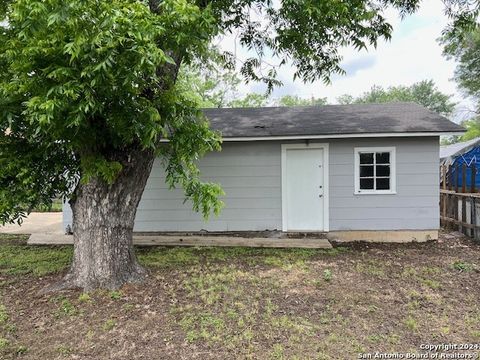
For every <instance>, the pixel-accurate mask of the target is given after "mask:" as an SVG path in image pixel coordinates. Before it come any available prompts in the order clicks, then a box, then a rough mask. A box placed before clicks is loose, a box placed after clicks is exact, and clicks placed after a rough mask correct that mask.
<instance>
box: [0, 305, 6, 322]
mask: <svg viewBox="0 0 480 360" xmlns="http://www.w3.org/2000/svg"><path fill="white" fill-rule="evenodd" d="M7 321H8V313H7V308H6V307H5V305H3V304H0V325H3V324H6V323H7Z"/></svg>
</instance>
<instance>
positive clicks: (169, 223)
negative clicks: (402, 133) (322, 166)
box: [64, 137, 439, 231]
mask: <svg viewBox="0 0 480 360" xmlns="http://www.w3.org/2000/svg"><path fill="white" fill-rule="evenodd" d="M438 140H439V139H438V137H425V138H390V139H378V138H364V139H332V140H323V141H321V142H322V143H329V144H330V149H329V153H330V158H329V161H330V167H329V173H330V178H329V181H330V189H329V196H330V215H329V217H330V220H329V222H330V230H407V229H412V230H414V229H437V228H438V227H439V205H438V201H439V193H438V179H439V177H438V176H439V175H438V157H439V155H438V154H439V141H438ZM281 143H282V142H276V141H265V142H245V143H229V142H227V143H224V144H223V150H222V152H220V153H211V154H208V155H207V156H206V157H205V158H204V159H202V160H201V162H200V169H201V172H202V179H204V180H207V181H214V182H217V183H220V184H221V185H222V187H223V189H224V191H225V193H226V194H225V196H224V197H223V201H224V202H225V208H224V209H223V211H222V213H221V214H220V216H219V217H215V216H214V215H212V216H211V218H210V220H209V221H204V220H203V219H202V217H201V215H199V214H196V213H195V212H193V211H192V210H191V204H190V203H189V202H186V203H185V204H184V203H183V199H184V196H183V192H182V191H181V190H180V189H175V190H169V189H168V187H167V185H166V184H165V174H164V172H163V169H162V164H161V162H160V160H157V161H156V162H155V164H154V168H153V170H152V174H151V176H150V178H149V180H148V182H147V186H146V188H145V192H144V194H143V197H142V200H141V202H140V205H139V208H138V211H137V218H136V222H135V231H199V230H208V231H239V230H265V229H269V230H275V229H277V230H280V229H281V228H282V211H281V208H282V204H281V203H282V200H281ZM283 143H285V142H283ZM361 146H368V147H371V146H395V147H396V173H397V189H396V190H397V194H393V195H367V194H363V195H354V175H353V172H354V148H355V147H361ZM64 216H65V222H64V223H65V225H66V224H68V223H69V219H70V216H71V215H70V214H69V213H68V211H65V212H64Z"/></svg>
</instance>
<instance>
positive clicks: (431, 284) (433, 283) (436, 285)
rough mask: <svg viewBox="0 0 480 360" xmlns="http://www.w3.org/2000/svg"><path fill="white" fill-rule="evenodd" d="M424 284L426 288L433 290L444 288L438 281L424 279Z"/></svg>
mask: <svg viewBox="0 0 480 360" xmlns="http://www.w3.org/2000/svg"><path fill="white" fill-rule="evenodd" d="M421 281H422V283H423V284H424V285H426V286H428V287H429V288H431V289H434V290H436V289H440V288H441V287H442V284H440V282H438V281H437V280H433V279H422V280H421Z"/></svg>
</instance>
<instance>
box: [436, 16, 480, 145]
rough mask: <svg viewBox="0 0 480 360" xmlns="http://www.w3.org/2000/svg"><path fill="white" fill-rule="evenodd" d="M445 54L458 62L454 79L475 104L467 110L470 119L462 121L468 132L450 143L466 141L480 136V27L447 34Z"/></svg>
mask: <svg viewBox="0 0 480 360" xmlns="http://www.w3.org/2000/svg"><path fill="white" fill-rule="evenodd" d="M442 43H443V45H444V54H445V55H446V56H447V57H448V58H454V59H455V60H456V61H457V67H456V69H455V75H454V79H455V81H456V82H457V85H458V87H459V88H460V90H461V91H462V92H463V93H464V94H465V95H466V97H469V98H470V99H472V100H473V102H474V108H473V109H470V110H467V112H468V113H467V115H469V118H468V119H467V120H464V121H462V125H463V126H464V127H465V128H466V129H467V132H466V133H465V134H464V135H463V136H460V137H458V136H457V137H452V138H451V139H449V142H455V141H466V140H470V139H473V138H476V137H479V136H480V115H479V114H480V27H479V24H476V26H474V27H468V28H467V29H463V31H461V32H460V33H456V34H450V33H447V34H445V36H444V37H443V38H442Z"/></svg>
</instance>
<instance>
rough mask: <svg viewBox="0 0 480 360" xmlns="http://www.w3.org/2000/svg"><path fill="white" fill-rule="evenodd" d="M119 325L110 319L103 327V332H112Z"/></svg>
mask: <svg viewBox="0 0 480 360" xmlns="http://www.w3.org/2000/svg"><path fill="white" fill-rule="evenodd" d="M116 325H117V323H116V322H115V320H113V319H108V320H107V321H105V322H104V323H103V325H102V329H103V331H110V330H112V329H113V328H114V327H115V326H116Z"/></svg>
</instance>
